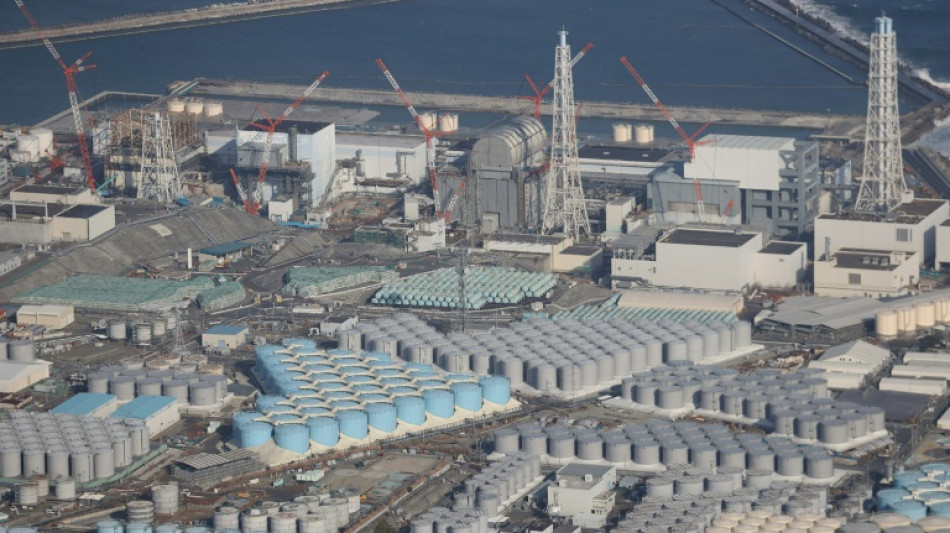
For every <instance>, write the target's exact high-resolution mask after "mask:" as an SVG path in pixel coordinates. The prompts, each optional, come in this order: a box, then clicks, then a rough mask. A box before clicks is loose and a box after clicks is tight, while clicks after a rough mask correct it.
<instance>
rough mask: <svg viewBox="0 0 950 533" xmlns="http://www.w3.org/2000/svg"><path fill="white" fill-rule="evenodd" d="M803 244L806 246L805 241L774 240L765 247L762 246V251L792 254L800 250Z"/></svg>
mask: <svg viewBox="0 0 950 533" xmlns="http://www.w3.org/2000/svg"><path fill="white" fill-rule="evenodd" d="M802 246H805V243H803V242H782V241H772V242H770V243H768V244H766V245H765V248H762V250H761V253H763V254H775V255H790V254H792V253H795V252H797V251H798V250H800V249H801V247H802Z"/></svg>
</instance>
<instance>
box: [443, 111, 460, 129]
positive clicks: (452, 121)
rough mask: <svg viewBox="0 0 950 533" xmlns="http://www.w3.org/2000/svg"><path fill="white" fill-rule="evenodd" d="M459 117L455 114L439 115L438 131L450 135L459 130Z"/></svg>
mask: <svg viewBox="0 0 950 533" xmlns="http://www.w3.org/2000/svg"><path fill="white" fill-rule="evenodd" d="M458 118H459V116H458V115H457V114H455V113H442V114H441V115H439V131H441V132H445V133H451V132H453V131H456V130H458V129H459V127H458Z"/></svg>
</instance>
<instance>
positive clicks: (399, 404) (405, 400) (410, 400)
mask: <svg viewBox="0 0 950 533" xmlns="http://www.w3.org/2000/svg"><path fill="white" fill-rule="evenodd" d="M393 404H394V405H395V406H396V417H397V418H399V420H402V421H403V422H406V423H408V424H413V425H415V426H418V425H420V424H422V423H424V422H425V421H426V401H425V400H423V399H422V398H421V397H419V396H400V397H398V398H396V399H395V400H393Z"/></svg>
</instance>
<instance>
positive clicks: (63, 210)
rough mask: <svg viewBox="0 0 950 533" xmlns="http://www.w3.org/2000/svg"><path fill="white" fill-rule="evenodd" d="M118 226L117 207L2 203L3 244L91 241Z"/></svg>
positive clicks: (0, 212) (0, 235)
mask: <svg viewBox="0 0 950 533" xmlns="http://www.w3.org/2000/svg"><path fill="white" fill-rule="evenodd" d="M114 227H115V206H111V205H109V206H104V205H89V204H77V205H67V204H49V203H17V202H8V203H6V202H5V203H2V204H0V243H8V244H49V243H52V242H56V241H89V240H92V239H95V238H96V237H98V236H100V235H102V234H104V233H106V232H107V231H109V230H111V229H112V228H114Z"/></svg>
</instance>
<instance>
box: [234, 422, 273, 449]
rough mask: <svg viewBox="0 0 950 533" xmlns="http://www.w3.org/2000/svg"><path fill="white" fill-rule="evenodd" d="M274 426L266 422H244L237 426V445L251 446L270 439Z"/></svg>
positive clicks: (242, 446)
mask: <svg viewBox="0 0 950 533" xmlns="http://www.w3.org/2000/svg"><path fill="white" fill-rule="evenodd" d="M273 430H274V427H273V426H271V425H270V424H268V423H267V422H244V423H243V424H241V425H240V426H239V433H238V446H240V447H241V448H251V447H254V446H260V445H261V444H265V443H266V442H267V441H269V440H270V439H271V435H272V434H273Z"/></svg>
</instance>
